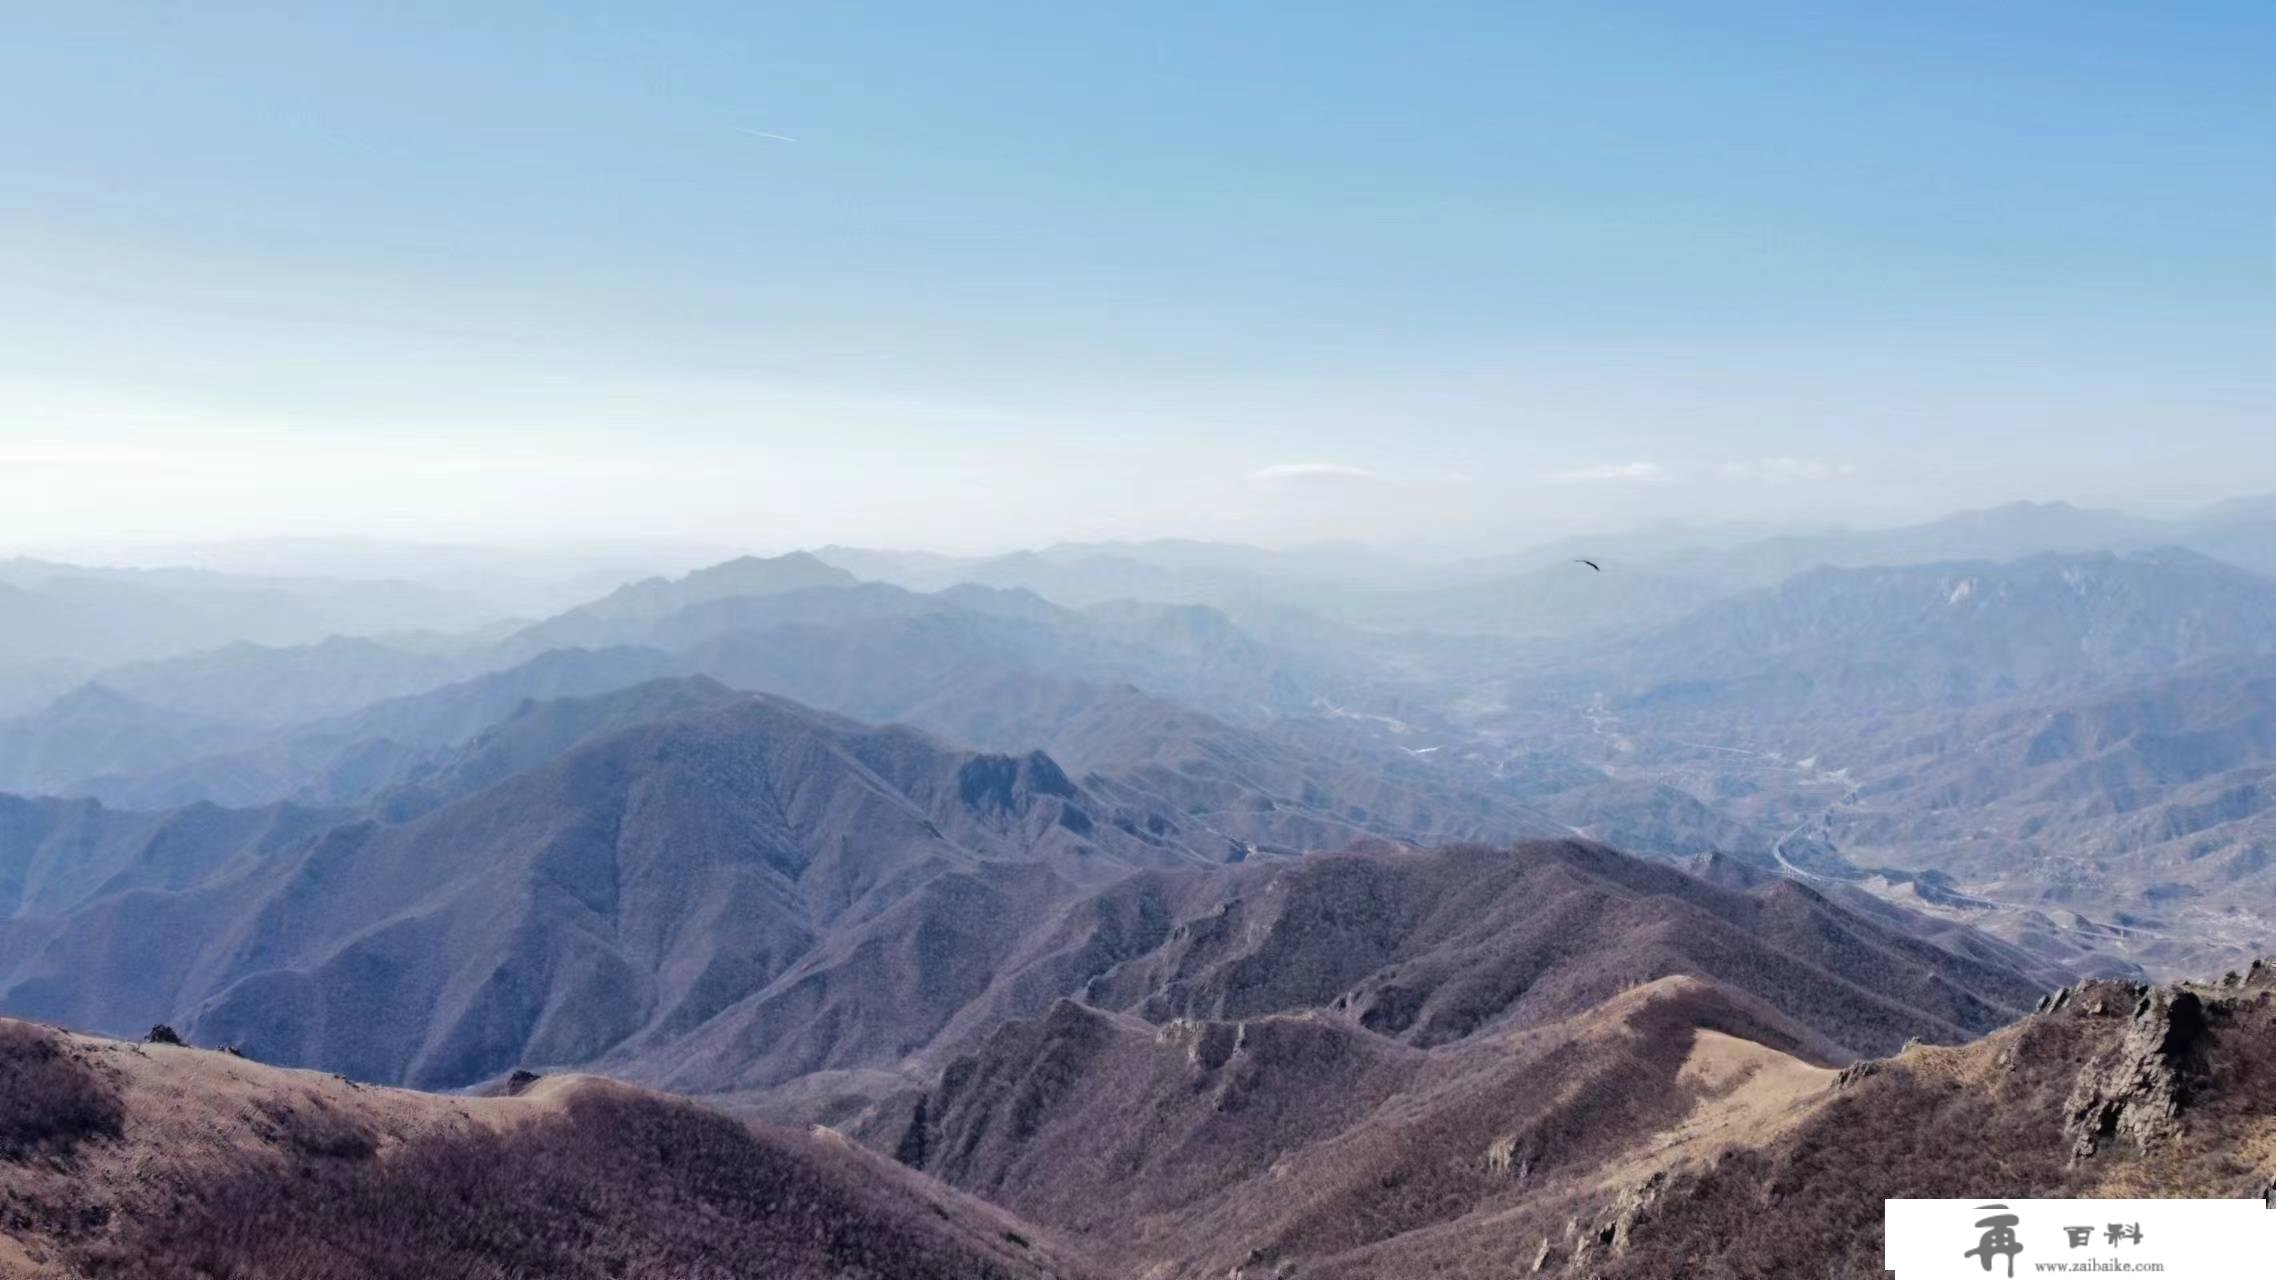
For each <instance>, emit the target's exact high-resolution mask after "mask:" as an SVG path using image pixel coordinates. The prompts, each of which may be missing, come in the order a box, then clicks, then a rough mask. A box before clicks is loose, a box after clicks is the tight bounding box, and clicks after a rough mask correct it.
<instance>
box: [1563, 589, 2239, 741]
mask: <svg viewBox="0 0 2276 1280" xmlns="http://www.w3.org/2000/svg"><path fill="white" fill-rule="evenodd" d="M2272 647H2276V580H2270V579H2266V578H2262V577H2259V576H2258V575H2255V574H2251V573H2247V572H2245V571H2243V570H2240V569H2234V568H2231V567H2229V566H2227V565H2224V564H2220V563H2217V562H2215V561H2213V560H2209V559H2207V558H2205V557H2203V556H2200V555H2197V554H2195V553H2193V552H2187V551H2178V550H2163V551H2149V552H2136V553H2129V554H2125V555H2116V554H2109V553H2097V554H2092V555H2077V556H2056V555H2048V556H2038V557H2033V558H2031V559H2027V560H2021V561H2016V562H2013V563H2008V564H1994V563H1989V562H1984V563H1955V564H1937V565H1922V566H1915V567H1906V568H1883V569H1817V570H1812V571H1810V572H1806V573H1803V574H1800V575H1798V576H1796V577H1794V578H1792V579H1791V580H1789V581H1787V582H1785V583H1784V584H1782V585H1781V586H1779V587H1777V588H1776V589H1773V590H1770V591H1765V592H1757V593H1751V594H1749V595H1746V596H1742V597H1738V598H1735V599H1732V600H1729V601H1725V602H1723V603H1719V604H1714V605H1710V606H1708V607H1706V608H1704V609H1702V610H1700V611H1699V612H1697V613H1695V614H1693V615H1691V616H1690V617H1687V618H1685V619H1683V620H1681V621H1679V622H1676V623H1673V624H1670V625H1669V626H1667V627H1664V628H1661V629H1659V630H1656V631H1653V632H1650V633H1647V634H1644V635H1641V636H1638V637H1635V638H1634V639H1631V640H1626V641H1622V642H1619V643H1615V644H1613V645H1610V646H1605V647H1600V648H1599V649H1597V650H1596V651H1594V652H1591V653H1588V654H1585V655H1576V657H1575V658H1574V659H1572V668H1571V669H1572V672H1573V680H1574V682H1575V683H1585V684H1587V685H1588V686H1590V687H1593V688H1596V689H1600V690H1605V691H1608V692H1616V693H1617V695H1618V697H1619V699H1620V701H1621V702H1622V703H1623V704H1625V705H1628V706H1634V707H1639V708H1646V709H1666V710H1668V711H1686V710H1699V711H1707V710H1732V709H1736V710H1740V711H1743V712H1744V713H1745V714H1747V715H1748V716H1750V717H1757V718H1760V717H1766V716H1775V715H1792V714H1801V713H1836V714H1840V713H1846V714H1860V713H1867V712H1870V713H1873V714H1887V713H1889V712H1892V711H1897V710H1903V709H1907V708H1911V707H1920V706H1943V707H1964V706H1974V705H1980V704H1982V703H1985V702H1989V701H1994V700H1997V699H2002V698H2012V697H2019V696H2023V695H2027V694H2028V695H2045V694H2050V693H2057V692H2083V691H2088V690H2092V689H2096V688H2108V687H2112V686H2114V685H2117V684H2122V683H2125V682H2127V681H2129V680H2133V679H2138V678H2140V677H2142V676H2146V675H2150V674H2159V673H2164V672H2168V671H2171V670H2173V669H2175V668H2177V667H2180V666H2184V665H2186V664H2188V663H2191V662H2195V661H2199V660H2202V659H2205V658H2210V657H2217V656H2225V655H2235V654H2242V653H2256V652H2267V651H2269V650H2270V649H2271V648H2272Z"/></svg>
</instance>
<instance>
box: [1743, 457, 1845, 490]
mask: <svg viewBox="0 0 2276 1280" xmlns="http://www.w3.org/2000/svg"><path fill="white" fill-rule="evenodd" d="M1720 470H1721V471H1722V473H1723V474H1724V475H1725V476H1727V477H1729V478H1731V479H1733V480H1753V481H1756V482H1758V483H1761V484H1794V483H1810V482H1816V481H1821V480H1832V479H1835V478H1837V477H1840V476H1850V475H1855V474H1857V468H1856V467H1855V466H1854V465H1852V464H1850V463H1847V462H1820V461H1818V460H1817V459H1815V458H1785V457H1780V458H1751V459H1748V460H1747V461H1744V462H1726V463H1724V464H1723V465H1722V467H1721V468H1720Z"/></svg>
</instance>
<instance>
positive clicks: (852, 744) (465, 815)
mask: <svg viewBox="0 0 2276 1280" xmlns="http://www.w3.org/2000/svg"><path fill="white" fill-rule="evenodd" d="M573 710H574V712H575V714H574V715H573V716H568V717H567V718H564V712H563V710H562V709H561V708H557V707H552V706H551V705H550V704H547V705H541V706H540V707H539V708H533V709H531V710H530V711H528V712H526V713H525V714H524V715H523V716H521V717H517V718H516V720H515V721H511V722H509V724H508V726H507V727H505V728H504V729H502V730H501V731H499V733H497V734H493V735H492V736H491V737H489V738H487V739H485V740H481V741H478V743H477V744H476V746H475V748H474V749H472V751H471V752H470V754H469V755H468V756H467V757H466V758H465V759H464V760H463V761H462V762H461V765H460V768H461V769H463V770H466V771H467V773H466V774H464V775H456V780H455V781H454V775H451V774H449V773H447V772H446V773H445V774H443V775H440V777H439V779H438V781H436V782H435V783H434V784H433V788H434V790H433V793H432V794H422V795H421V796H419V797H417V798H415V799H413V800H411V801H409V802H407V803H405V804H404V805H403V806H402V808H403V809H404V810H405V811H406V812H405V813H400V814H397V815H396V816H394V817H390V816H388V814H387V813H386V812H385V810H384V808H383V811H382V813H381V814H380V815H378V816H356V817H347V818H344V819H343V818H342V817H340V816H337V815H335V816H334V817H333V819H332V821H331V823H330V824H329V825H326V826H322V827H319V828H318V829H317V830H315V831H313V832H308V833H306V835H305V837H304V839H303V840H302V841H301V842H300V843H298V844H284V845H281V846H280V845H277V844H275V843H274V842H267V843H263V844H262V845H261V849H262V853H261V855H260V856H241V855H240V854H239V853H238V852H237V851H239V850H241V849H243V848H244V847H245V846H246V845H247V843H248V837H247V836H246V835H245V834H243V833H238V832H225V833H223V837H217V838H216V839H215V840H213V841H210V842H208V843H206V844H204V845H197V846H194V847H195V848H196V849H199V850H202V851H203V853H202V857H203V862H202V863H200V864H199V866H198V867H197V868H196V870H198V871H202V872H204V873H205V874H203V875H194V874H185V875H171V874H167V875H162V874H160V872H159V870H157V869H154V867H156V865H157V863H158V862H159V861H160V860H161V859H162V858H165V857H170V858H173V859H175V860H179V859H181V858H185V857H189V856H190V855H189V854H186V853H172V854H168V853H165V852H164V850H163V849H162V848H161V847H160V846H158V845H157V844H156V842H145V843H142V844H125V845H122V850H123V852H122V854H121V855H120V859H119V860H120V862H121V865H120V866H119V867H118V868H116V869H114V870H112V871H110V872H108V873H107V878H106V880H105V881H103V882H102V883H103V884H112V883H114V882H115V883H116V884H117V885H119V886H122V888H121V889H120V891H116V892H108V893H104V892H101V891H100V888H99V886H87V885H79V886H77V887H76V889H75V890H74V892H73V894H71V895H65V896H58V897H54V898H53V899H51V900H52V901H54V902H56V903H57V904H58V906H59V908H61V909H59V910H57V911H53V912H50V913H47V916H46V918H39V919H24V920H20V921H18V922H17V923H15V924H13V925H10V926H7V927H5V928H0V958H6V959H7V960H8V963H7V966H6V967H5V968H4V969H0V1001H5V1007H7V1008H9V1009H11V1010H18V1011H24V1012H27V1013H32V1014H35V1015H44V1016H48V1017H51V1018H54V1019H56V1020H61V1021H68V1022H73V1023H76V1024H79V1025H89V1026H99V1027H109V1028H116V1029H131V1028H133V1027H135V1026H138V1025H139V1026H147V1025H149V1024H150V1023H152V1022H155V1021H162V1020H171V1021H179V1022H182V1023H184V1024H186V1025H187V1026H189V1027H192V1028H194V1029H196V1030H197V1031H198V1033H199V1034H200V1035H201V1036H203V1037H204V1038H207V1039H211V1040H221V1041H227V1042H244V1043H246V1044H248V1045H249V1046H251V1047H254V1048H257V1049H259V1050H261V1051H262V1052H264V1053H266V1054H269V1055H271V1056H273V1057H276V1058H279V1059H282V1060H287V1061H295V1062H305V1063H312V1064H322V1065H326V1066H329V1067H332V1068H334V1069H338V1070H346V1071H350V1072H352V1073H354V1074H356V1075H358V1076H360V1077H362V1078H366V1079H383V1080H408V1081H415V1082H424V1083H443V1084H462V1083H465V1082H467V1081H469V1080H473V1079H479V1078H481V1077H483V1076H485V1075H488V1074H491V1073H493V1072H496V1071H499V1070H503V1069H505V1068H506V1067H510V1066H513V1065H515V1064H516V1063H518V1062H520V1061H523V1060H529V1061H537V1062H570V1063H577V1062H589V1061H592V1060H594V1059H596V1058H598V1057H599V1056H601V1055H602V1054H604V1053H609V1052H616V1053H620V1054H634V1053H637V1052H639V1051H641V1050H642V1049H644V1048H645V1049H651V1050H656V1051H658V1052H659V1053H661V1052H662V1050H663V1049H664V1048H665V1047H666V1046H668V1045H670V1044H673V1043H677V1042H678V1041H679V1039H680V1038H681V1037H683V1036H685V1035H687V1034H688V1033H689V1032H690V1031H692V1029H694V1028H695V1027H696V1026H697V1025H699V1024H701V1023H704V1022H705V1021H707V1020H708V1019H711V1018H712V1017H714V1016H715V1015H720V1014H722V1013H725V1012H727V1011H729V1010H730V1009H731V1008H732V1009H733V1010H734V1012H735V1016H736V1017H737V1018H756V1019H757V1020H758V1022H759V1023H760V1024H763V1025H768V1026H773V1025H777V1022H776V1021H774V1020H776V1019H780V1018H786V1017H792V1016H793V1015H792V1014H791V1013H790V1012H789V1011H791V1010H795V1009H798V1008H802V1007H804V1002H805V1001H807V1000H808V999H810V998H811V995H812V992H813V991H814V990H815V989H816V984H828V983H832V982H835V983H837V984H839V985H840V986H841V987H843V988H844V989H846V990H848V991H850V992H851V993H852V995H851V997H850V998H851V999H853V1001H854V1003H853V1004H852V1005H850V1006H847V1005H844V1004H843V1003H842V1002H841V1003H839V1004H836V1005H833V1015H834V1016H836V1017H839V1018H851V1019H853V1020H854V1022H853V1023H837V1024H831V1025H818V1026H813V1027H810V1028H808V1029H807V1030H806V1031H805V1033H804V1034H802V1035H795V1036H787V1037H782V1038H779V1039H778V1040H770V1042H769V1043H768V1044H767V1045H765V1046H764V1047H763V1050H762V1051H759V1052H756V1053H753V1054H750V1055H748V1056H745V1057H741V1058H738V1059H736V1060H734V1061H733V1062H732V1063H731V1064H729V1063H725V1062H714V1063H709V1064H704V1063H696V1064H690V1063H688V1062H686V1061H677V1065H678V1066H679V1067H680V1068H681V1069H683V1070H686V1069H690V1068H691V1065H692V1066H693V1067H694V1068H699V1069H700V1068H704V1067H706V1066H708V1068H709V1069H712V1070H714V1071H715V1072H718V1073H724V1072H727V1071H728V1070H729V1068H730V1065H731V1067H732V1070H733V1072H734V1073H736V1074H735V1078H737V1079H742V1078H745V1077H746V1076H748V1075H756V1076H758V1077H760V1078H765V1079H775V1078H785V1077H787V1076H790V1075H796V1074H801V1073H803V1072H806V1071H811V1070H817V1069H820V1068H823V1067H834V1066H868V1065H877V1064H879V1063H880V1061H888V1060H890V1059H891V1058H892V1057H894V1056H897V1055H898V1053H899V1052H902V1051H905V1050H904V1048H903V1042H904V1041H905V1040H906V1039H907V1038H908V1037H910V1036H912V1035H914V1036H915V1037H916V1038H917V1040H918V1041H919V1042H921V1041H922V1040H924V1039H926V1038H927V1035H928V1032H927V1031H926V1026H927V1024H926V1023H925V1021H923V1020H924V1019H931V1020H932V1024H931V1025H938V1023H939V1022H940V1021H943V1020H945V1019H946V1018H947V1017H949V1016H950V1015H951V1014H952V1013H954V1011H955V1009H956V1008H957V1007H958V1005H957V1002H955V1001H953V1000H947V1001H945V1002H940V998H943V997H945V996H947V995H949V994H952V993H953V991H954V990H956V989H957V988H956V987H955V985H954V983H950V982H949V979H948V978H947V977H946V976H945V975H946V974H948V973H951V972H953V973H957V974H960V975H961V976H960V977H959V978H958V979H957V980H956V981H959V982H962V983H963V984H965V988H967V989H969V993H970V994H977V992H978V991H979V990H980V989H981V988H983V987H984V986H985V984H986V982H987V980H988V977H989V974H990V973H991V972H992V966H993V965H994V964H995V963H997V962H998V961H999V960H1000V958H1001V955H1002V953H1003V951H1004V949H1005V948H1006V947H1008V946H1009V945H1010V944H1011V941H1012V939H1010V938H1009V937H1006V936H1002V930H1001V929H1000V928H998V927H997V926H996V922H997V921H999V920H1000V919H1004V918H1013V919H1018V918H1032V916H1033V914H1034V913H1037V912H1039V911H1042V910H1044V909H1046V908H1047V907H1048V906H1049V905H1050V904H1051V903H1053V902H1055V901H1058V900H1061V899H1064V898H1066V897H1070V896H1072V895H1074V894H1075V893H1076V892H1077V890H1078V888H1079V887H1080V886H1082V885H1085V884H1096V883H1099V882H1102V881H1104V880H1107V879H1111V878H1113V877H1114V876H1117V875H1120V874H1124V873H1126V872H1127V871H1128V870H1130V869H1132V868H1135V867H1146V866H1173V865H1185V864H1195V863H1202V862H1205V861H1207V860H1214V859H1215V858H1219V857H1222V856H1224V855H1225V854H1226V853H1228V852H1229V850H1228V848H1227V846H1226V845H1225V843H1224V842H1223V840H1222V838H1220V837H1217V836H1215V835H1213V834H1211V833H1208V832H1207V831H1206V830H1205V829H1203V828H1200V827H1197V826H1195V825H1194V824H1192V823H1191V822H1189V821H1187V820H1185V819H1183V818H1182V817H1180V816H1179V815H1176V814H1161V813H1143V812H1140V813H1132V812H1129V811H1127V810H1125V809H1123V808H1122V807H1120V806H1119V805H1117V804H1116V803H1115V802H1113V801H1112V800H1111V799H1107V798H1102V797H1100V796H1097V795H1094V794H1093V793H1091V792H1089V791H1087V790H1085V789H1084V788H1082V787H1080V786H1078V785H1077V784H1075V783H1074V782H1072V781H1071V780H1069V779H1068V778H1067V777H1066V775H1065V774H1064V773H1063V772H1061V771H1060V770H1059V768H1058V767H1057V766H1056V765H1055V764H1053V763H1052V762H1051V761H1050V760H1049V759H1048V757H1044V756H1040V755H1031V756H1026V757H1013V756H1003V755H988V754H984V753H973V752H966V751H958V750H955V749H953V748H949V747H946V746H944V745H942V744H940V743H939V742H937V741H935V740H933V739H930V738H927V737H925V736H924V735H922V734H919V733H917V732H915V731H912V730H906V729H871V728H869V727H867V726H862V725H858V724H854V723H852V722H850V721H844V720H839V719H837V718H835V717H830V716H826V715H823V714H821V713H818V712H813V711H809V710H807V709H804V708H801V707H797V706H796V705H795V704H790V703H785V702H781V701H779V700H776V699H770V698H766V697H763V696H756V695H729V694H726V693H725V691H723V690H720V689H719V688H718V687H717V686H692V687H687V686H669V685H667V686H659V687H646V688H643V689H636V690H633V691H628V692H627V693H624V694H620V695H610V696H609V697H607V698H603V699H599V700H587V701H586V702H585V703H583V704H580V705H579V706H577V707H575V708H573ZM659 710H662V711H665V712H667V714H663V715H662V716H661V717H660V718H652V719H643V718H642V717H644V716H653V715H655V713H656V712H658V711H659ZM623 718H630V719H632V720H633V721H635V723H633V724H632V725H631V726H630V727H614V728H612V725H614V724H616V723H618V722H619V721H620V720H621V719H623ZM532 742H535V743H537V744H538V745H536V746H535V747H533V746H531V745H530V744H531V743H532ZM563 746H568V748H569V749H567V750H566V751H563V752H561V753H560V754H558V755H555V754H553V753H554V752H556V751H559V750H560V749H561V748H562V747H563ZM528 756H535V757H536V758H537V759H538V761H539V762H538V763H536V764H535V765H534V767H521V768H520V771H519V772H516V771H515V769H516V767H517V766H528V765H529V760H528V759H527V758H526V757H528ZM493 777H495V778H496V779H497V780H496V781H494V782H492V781H490V779H491V778H493ZM454 797H455V798H454ZM438 803H439V807H436V806H437V804H438ZM42 812H45V810H42ZM96 812H97V813H101V812H102V811H99V810H98V811H96ZM212 812H214V813H216V814H223V813H226V812H227V811H218V810H217V811H212ZM100 821H102V822H105V823H111V824H114V825H125V826H127V827H129V828H131V827H132V826H133V824H132V823H125V822H123V820H121V819H112V818H108V817H105V818H101V819H100ZM54 844H55V841H54V839H53V838H46V839H43V840H41V841H38V842H36V844H35V847H34V849H33V854H32V855H31V856H26V857H24V858H23V859H22V861H23V863H24V865H27V866H31V865H34V864H35V862H36V860H37V849H38V848H46V847H52V846H54ZM960 911H970V912H976V913H978V914H976V915H975V916H974V917H973V920H974V924H973V925H972V926H970V927H967V928H966V929H965V931H964V933H963V934H962V935H961V936H962V938H963V943H962V944H961V948H960V949H957V950H956V951H955V954H956V955H957V956H959V957H963V958H964V960H965V963H964V966H963V967H962V968H959V967H958V964H957V963H953V962H951V961H950V960H949V959H948V958H946V957H944V956H941V955H935V956H933V957H932V959H930V960H928V961H926V962H925V963H923V964H902V965H898V966H894V968H893V971H894V972H895V973H897V974H898V975H899V977H900V979H901V980H902V981H903V982H904V983H906V984H913V985H910V986H908V987H906V988H903V987H891V986H888V987H884V988H871V987H864V986H863V984H862V981H857V980H856V979H855V978H854V977H853V976H851V975H852V973H853V972H854V971H855V970H860V971H862V972H869V970H868V969H866V968H863V966H864V965H866V964H867V963H868V961H869V958H870V957H872V956H873V955H874V954H875V952H876V949H877V948H884V949H885V950H886V951H887V952H891V951H892V950H893V949H894V948H901V947H907V946H911V945H919V946H940V945H946V944H945V943H940V942H938V941H937V940H936V941H928V940H927V939H926V937H924V936H922V935H918V936H911V935H907V934H901V933H896V932H895V928H896V926H895V924H894V923H893V922H895V921H897V920H901V919H904V918H908V917H910V916H912V914H913V915H914V916H915V917H917V918H931V919H935V920H940V921H943V922H953V921H955V920H957V919H959V918H960V917H959V915H958V913H959V912H960ZM864 939H874V941H871V942H865V941H863V940H864ZM847 966H853V968H852V969H848V968H847ZM833 975H839V976H835V977H833ZM871 976H872V977H873V978H874V976H875V975H874V973H872V975H871ZM944 983H946V984H948V985H945V986H944V985H943V984H944ZM856 1024H858V1026H867V1027H869V1028H871V1030H869V1031H867V1032H863V1031H860V1030H859V1029H858V1026H857V1025H856ZM662 1056H663V1058H664V1059H665V1060H673V1059H672V1057H671V1055H670V1054H668V1053H667V1054H663V1055H662Z"/></svg>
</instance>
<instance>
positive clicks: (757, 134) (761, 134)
mask: <svg viewBox="0 0 2276 1280" xmlns="http://www.w3.org/2000/svg"><path fill="white" fill-rule="evenodd" d="M735 132H737V133H747V134H750V135H751V136H752V137H754V138H772V139H774V140H775V141H776V142H796V141H798V139H796V138H793V137H791V136H790V135H789V134H787V133H769V132H768V131H766V130H765V129H746V128H744V127H742V126H741V125H737V126H735Z"/></svg>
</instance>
